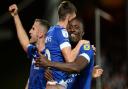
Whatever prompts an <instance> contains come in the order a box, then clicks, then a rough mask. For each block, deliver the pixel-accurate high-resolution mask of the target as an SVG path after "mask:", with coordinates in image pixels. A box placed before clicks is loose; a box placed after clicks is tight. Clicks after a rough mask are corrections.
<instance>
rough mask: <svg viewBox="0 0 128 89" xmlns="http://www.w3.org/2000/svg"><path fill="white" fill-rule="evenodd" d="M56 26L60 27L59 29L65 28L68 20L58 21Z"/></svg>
mask: <svg viewBox="0 0 128 89" xmlns="http://www.w3.org/2000/svg"><path fill="white" fill-rule="evenodd" d="M57 25H59V26H61V27H64V28H67V25H68V20H60V21H59V22H58V23H57Z"/></svg>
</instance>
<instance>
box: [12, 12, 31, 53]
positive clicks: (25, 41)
mask: <svg viewBox="0 0 128 89" xmlns="http://www.w3.org/2000/svg"><path fill="white" fill-rule="evenodd" d="M13 18H14V22H15V26H16V31H17V36H18V39H19V41H20V44H21V45H22V47H23V49H24V50H25V51H26V48H27V45H28V44H29V38H28V36H27V34H26V32H25V30H24V28H23V26H22V23H21V21H20V18H19V15H18V14H17V15H15V16H13Z"/></svg>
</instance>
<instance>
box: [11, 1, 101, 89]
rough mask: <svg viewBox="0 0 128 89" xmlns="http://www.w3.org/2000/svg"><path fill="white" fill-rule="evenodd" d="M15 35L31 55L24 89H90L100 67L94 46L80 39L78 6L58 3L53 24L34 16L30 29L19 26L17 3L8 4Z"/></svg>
mask: <svg viewBox="0 0 128 89" xmlns="http://www.w3.org/2000/svg"><path fill="white" fill-rule="evenodd" d="M9 12H10V13H11V15H12V17H13V19H14V22H15V26H16V32H17V36H18V39H19V41H20V44H21V46H22V47H23V49H24V51H25V52H26V53H27V55H28V57H29V59H31V61H32V63H31V69H30V76H29V79H28V83H27V86H26V88H25V89H91V80H92V78H96V77H99V76H101V74H102V72H103V70H102V69H101V68H99V67H98V66H94V61H95V60H94V55H95V52H96V50H95V47H94V46H92V45H90V42H89V41H87V40H83V39H82V36H83V35H84V32H85V31H84V25H83V21H82V19H80V18H78V17H77V16H76V12H77V9H76V7H75V6H74V5H73V4H72V3H71V2H69V1H63V2H61V3H60V5H59V7H58V17H59V20H58V22H57V24H56V25H53V26H50V24H49V22H48V21H46V20H42V19H35V21H34V24H33V26H32V28H31V29H30V31H29V34H30V39H29V38H28V36H27V33H26V32H25V29H24V28H23V26H22V23H21V21H20V17H19V15H18V7H17V6H16V4H13V5H11V6H10V7H9Z"/></svg>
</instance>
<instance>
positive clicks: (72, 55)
mask: <svg viewBox="0 0 128 89" xmlns="http://www.w3.org/2000/svg"><path fill="white" fill-rule="evenodd" d="M80 47H81V45H80V44H77V45H76V47H75V48H74V49H72V51H71V54H70V55H71V56H70V60H71V62H73V61H75V58H76V57H77V55H78V54H79V51H80Z"/></svg>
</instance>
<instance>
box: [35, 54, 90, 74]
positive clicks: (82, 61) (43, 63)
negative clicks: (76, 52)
mask: <svg viewBox="0 0 128 89" xmlns="http://www.w3.org/2000/svg"><path fill="white" fill-rule="evenodd" d="M87 64H88V60H87V59H86V58H85V57H83V56H78V57H77V59H76V60H75V61H74V62H67V63H60V62H52V61H49V60H48V59H47V58H46V57H44V56H42V57H41V58H40V59H38V60H36V63H35V65H36V66H40V67H52V68H56V69H59V70H62V71H65V72H69V73H74V72H77V73H79V72H80V71H81V70H82V69H83V68H85V66H86V65H87Z"/></svg>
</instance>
